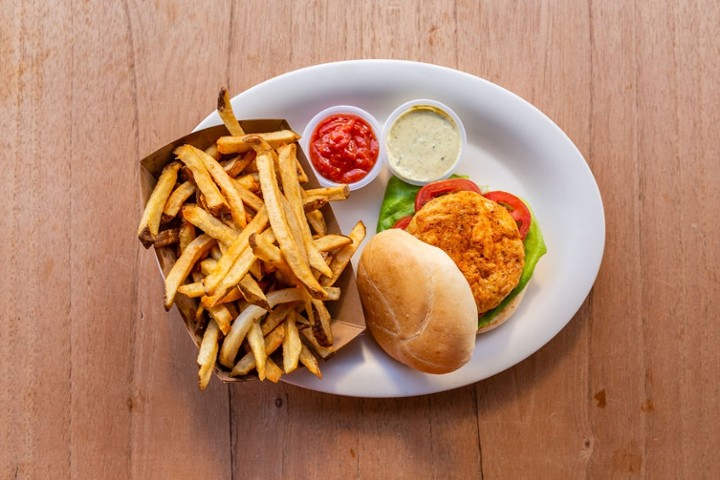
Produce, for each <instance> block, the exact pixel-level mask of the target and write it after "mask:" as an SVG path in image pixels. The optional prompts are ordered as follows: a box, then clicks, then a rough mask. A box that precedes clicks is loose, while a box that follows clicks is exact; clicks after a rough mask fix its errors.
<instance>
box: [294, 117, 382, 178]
mask: <svg viewBox="0 0 720 480" xmlns="http://www.w3.org/2000/svg"><path fill="white" fill-rule="evenodd" d="M380 135H381V129H380V125H379V124H378V122H377V120H375V118H374V117H373V116H372V115H370V114H369V113H368V112H366V111H365V110H363V109H361V108H358V107H354V106H351V105H338V106H334V107H330V108H327V109H325V110H323V111H321V112H320V113H318V114H317V115H315V116H314V117H313V118H312V120H310V122H308V124H307V126H306V127H305V131H304V132H303V135H302V138H301V140H300V144H301V145H302V147H303V150H304V151H305V154H306V155H307V156H308V159H309V160H310V164H311V165H312V167H313V170H314V171H315V174H316V175H317V177H318V181H319V182H320V184H322V185H323V186H325V187H331V186H335V185H340V184H347V185H348V186H349V188H350V190H356V189H358V188H362V187H364V186H365V185H367V184H368V183H370V182H372V181H373V180H374V179H375V178H376V177H377V176H378V174H379V173H380V170H381V169H382V163H383V162H382V158H381V157H382V155H383V152H382V148H381V147H380Z"/></svg>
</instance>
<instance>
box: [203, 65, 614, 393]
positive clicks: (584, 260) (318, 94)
mask: <svg viewBox="0 0 720 480" xmlns="http://www.w3.org/2000/svg"><path fill="white" fill-rule="evenodd" d="M414 98H432V99H436V100H438V101H440V102H442V103H445V104H446V105H448V106H449V107H450V108H452V109H454V110H455V111H456V112H457V114H458V115H459V116H460V118H462V120H463V122H464V124H465V127H466V129H467V137H468V149H467V151H466V152H465V153H464V154H463V158H462V160H461V162H460V164H459V166H458V170H457V173H462V174H466V175H469V176H470V177H471V178H472V179H473V180H474V181H475V182H477V183H478V184H480V185H487V186H489V187H491V188H492V189H494V190H506V191H509V192H512V193H515V194H517V195H520V196H522V197H524V198H526V199H528V200H529V202H530V204H531V205H532V207H533V209H534V211H535V214H536V218H537V220H538V222H539V225H540V227H541V228H542V231H543V234H544V236H545V242H546V243H547V246H548V253H547V254H546V255H545V256H544V257H543V258H541V259H540V262H539V264H538V266H537V268H536V270H535V275H534V276H533V279H532V281H531V282H530V284H529V286H528V289H527V294H526V295H525V299H524V300H523V302H522V304H521V306H520V308H519V309H518V310H517V311H516V312H515V314H514V315H513V317H512V318H511V319H510V320H509V321H508V322H506V323H505V324H504V325H502V326H501V327H499V328H497V329H495V330H492V331H490V332H488V333H484V334H482V335H479V336H478V338H477V343H476V348H475V353H474V355H473V357H472V359H471V360H470V362H469V363H468V364H466V365H465V366H463V367H462V368H461V369H459V370H457V371H455V372H453V373H450V374H446V375H429V374H423V373H420V372H417V371H415V370H412V369H410V368H408V367H406V366H404V365H402V364H399V363H397V362H396V361H394V360H393V359H391V358H390V357H388V356H387V355H386V354H385V353H384V352H383V351H382V350H380V348H379V347H378V346H377V344H376V343H375V342H374V341H373V339H372V337H371V336H370V335H369V334H365V335H363V336H361V337H360V338H358V339H357V340H355V341H354V342H352V343H351V344H350V345H348V346H347V347H345V348H344V349H342V350H341V351H340V352H338V354H337V355H336V356H335V357H333V359H332V360H331V361H329V362H326V363H323V364H322V365H321V367H322V370H323V379H322V380H319V379H317V378H315V377H314V376H312V375H311V374H310V373H309V372H307V371H305V370H304V369H303V370H302V371H297V372H295V373H293V374H291V375H287V376H285V377H283V379H284V380H285V381H286V382H288V383H290V384H293V385H298V386H302V387H305V388H309V389H312V390H317V391H321V392H327V393H334V394H339V395H348V396H357V397H405V396H413V395H422V394H428V393H433V392H440V391H445V390H450V389H453V388H458V387H461V386H465V385H468V384H471V383H474V382H477V381H479V380H483V379H485V378H488V377H490V376H492V375H495V374H497V373H499V372H501V371H503V370H505V369H507V368H509V367H511V366H513V365H515V364H517V363H519V362H520V361H522V360H524V359H525V358H527V357H528V356H530V355H532V354H533V353H534V352H536V351H537V350H538V349H540V348H541V347H542V346H543V345H545V344H546V343H547V342H548V341H550V339H552V338H553V337H554V336H555V335H556V334H557V333H558V332H559V331H560V330H561V329H562V328H563V327H564V326H565V325H566V324H567V323H568V322H569V321H570V320H571V319H572V317H573V316H574V315H575V313H576V312H577V311H578V309H579V308H580V306H581V305H582V303H583V301H584V300H585V298H586V297H587V295H588V293H589V292H590V289H591V287H592V285H593V283H594V282H595V278H596V276H597V273H598V270H599V268H600V262H601V260H602V254H603V249H604V245H605V217H604V212H603V205H602V200H601V198H600V192H599V190H598V187H597V184H596V183H595V179H594V177H593V175H592V172H591V171H590V169H589V168H588V165H587V163H586V162H585V159H584V158H583V157H582V155H581V154H580V152H579V151H578V149H577V148H576V147H575V145H574V144H573V143H572V141H570V139H569V138H568V137H567V135H565V133H564V132H563V131H562V130H560V128H559V127H558V126H557V125H555V123H553V122H552V121H551V120H550V119H549V118H548V117H546V116H545V115H544V114H543V113H542V112H540V111H539V110H538V109H537V108H535V107H534V106H533V105H531V104H530V103H528V102H526V101H525V100H523V99H522V98H520V97H518V96H517V95H515V94H513V93H511V92H509V91H507V90H505V89H503V88H501V87H499V86H497V85H495V84H493V83H491V82H488V81H487V80H483V79H481V78H478V77H476V76H473V75H470V74H468V73H463V72H459V71H457V70H453V69H449V68H445V67H439V66H436V65H430V64H424V63H416V62H408V61H397V60H357V61H347V62H338V63H328V64H322V65H317V66H312V67H308V68H304V69H301V70H297V71H294V72H289V73H286V74H284V75H280V76H278V77H275V78H272V79H270V80H267V81H265V82H263V83H261V84H259V85H257V86H255V87H252V88H250V89H249V90H247V91H245V92H243V93H241V94H239V95H237V96H236V97H234V98H233V99H232V105H233V109H234V110H235V114H236V116H237V117H238V118H285V119H287V120H288V121H289V122H290V125H291V126H292V128H293V129H294V130H295V131H299V132H302V131H303V129H304V128H305V124H306V123H307V122H308V121H309V120H310V119H311V118H312V117H313V116H314V115H315V114H316V113H317V112H319V111H320V110H322V109H324V108H326V107H329V106H332V105H340V104H347V105H356V106H358V107H360V108H363V109H365V110H367V111H369V112H370V113H371V114H373V115H374V116H375V117H376V118H377V119H378V121H379V122H381V123H384V121H385V119H386V118H387V117H388V115H389V114H390V112H392V110H393V109H394V108H395V107H397V106H398V105H400V104H402V103H404V102H405V101H407V100H411V99H414ZM220 123H221V122H220V118H219V116H218V115H217V113H216V112H214V113H212V114H211V115H209V116H208V117H207V118H205V120H203V121H202V122H201V123H200V124H199V125H198V126H197V128H196V129H202V128H206V127H209V126H212V125H217V124H220ZM388 175H389V174H388V172H387V167H385V168H384V171H383V172H382V173H381V174H380V176H379V177H378V179H376V180H375V181H374V182H373V183H372V184H370V185H369V186H367V187H365V188H363V189H361V190H358V191H354V192H353V193H352V195H351V197H350V199H349V200H348V201H346V202H336V203H334V204H333V209H334V211H335V215H336V216H337V218H338V221H339V223H340V226H341V228H342V230H343V231H344V232H346V231H349V230H350V229H351V228H352V226H353V225H354V224H355V222H357V220H358V219H362V220H363V222H365V225H366V226H367V228H368V238H370V237H372V235H373V233H374V232H375V228H376V225H377V216H378V212H379V210H380V205H381V203H382V199H383V194H384V191H385V184H386V182H387V179H388ZM366 241H367V240H366ZM361 248H362V246H361ZM359 256H360V255H359V253H358V254H356V255H355V258H354V262H355V265H356V266H357V260H358V258H359Z"/></svg>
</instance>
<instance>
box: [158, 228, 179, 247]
mask: <svg viewBox="0 0 720 480" xmlns="http://www.w3.org/2000/svg"><path fill="white" fill-rule="evenodd" d="M178 240H180V229H179V228H168V229H167V230H160V231H159V232H158V234H157V235H156V236H155V240H154V241H153V246H154V247H155V248H162V247H167V246H168V245H172V244H174V243H177V242H178Z"/></svg>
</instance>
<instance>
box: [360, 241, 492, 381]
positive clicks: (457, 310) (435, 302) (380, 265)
mask: <svg viewBox="0 0 720 480" xmlns="http://www.w3.org/2000/svg"><path fill="white" fill-rule="evenodd" d="M357 280H358V282H357V283H358V289H359V291H360V298H361V300H362V304H363V310H364V311H365V319H366V323H367V326H368V330H369V331H370V333H371V334H372V336H373V337H374V338H375V340H376V341H377V343H378V344H379V345H380V347H381V348H382V349H383V350H385V352H387V353H388V355H390V356H391V357H393V358H394V359H396V360H397V361H399V362H401V363H404V364H405V365H408V366H410V367H412V368H415V369H417V370H420V371H421V372H426V373H448V372H452V371H454V370H457V369H458V368H460V367H461V366H463V365H464V364H466V363H467V362H468V361H469V360H470V357H471V356H472V352H473V349H474V348H475V334H476V332H477V325H478V315H477V307H476V305H475V299H474V297H473V294H472V291H471V289H470V285H469V284H468V282H467V280H465V277H464V276H463V274H462V272H460V269H459V268H458V267H457V265H456V264H455V262H453V260H452V259H451V258H450V257H449V256H448V255H447V254H446V253H445V252H444V251H442V250H441V249H439V248H437V247H434V246H432V245H429V244H427V243H425V242H423V241H421V240H418V239H417V238H415V237H414V236H413V235H411V234H409V233H407V232H405V231H404V230H401V229H390V230H385V231H384V232H381V233H379V234H378V235H376V236H375V237H373V239H372V240H371V241H370V242H369V243H368V244H367V246H366V247H365V248H364V250H363V253H362V256H361V257H360V263H359V266H358V274H357Z"/></svg>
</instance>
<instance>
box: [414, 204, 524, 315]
mask: <svg viewBox="0 0 720 480" xmlns="http://www.w3.org/2000/svg"><path fill="white" fill-rule="evenodd" d="M406 230H407V231H408V232H409V233H411V234H413V235H414V236H416V237H417V238H419V239H420V240H422V241H424V242H426V243H429V244H430V245H434V246H436V247H439V248H440V249H442V250H443V251H445V252H446V253H447V254H448V255H449V256H450V258H452V259H453V260H454V261H455V263H456V264H457V266H458V268H459V269H460V271H461V272H462V273H463V275H464V276H465V278H466V279H467V281H468V283H469V284H470V289H471V290H472V293H473V296H474V297H475V303H476V305H477V310H478V313H479V314H482V313H484V312H486V311H488V310H491V309H493V308H495V307H496V306H498V305H499V304H500V302H501V301H502V300H503V299H504V298H505V297H506V296H507V295H508V294H509V293H510V292H511V291H512V290H513V289H514V288H515V287H516V286H517V285H518V283H519V281H520V276H521V274H522V271H523V266H524V263H525V248H524V246H523V241H522V238H521V237H520V233H519V231H518V226H517V224H516V222H515V220H514V219H513V217H512V216H511V215H510V213H509V212H508V211H507V209H506V208H505V207H503V206H502V205H500V204H499V203H496V202H494V201H491V200H488V199H486V198H484V197H483V196H482V195H480V194H479V193H475V192H469V191H461V192H457V193H452V194H449V195H443V196H440V197H437V198H434V199H432V200H430V201H429V202H427V203H426V204H425V205H424V206H423V207H422V208H421V209H420V210H419V211H418V212H416V213H415V216H414V217H413V218H412V220H411V221H410V223H409V225H408V226H407V228H406Z"/></svg>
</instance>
